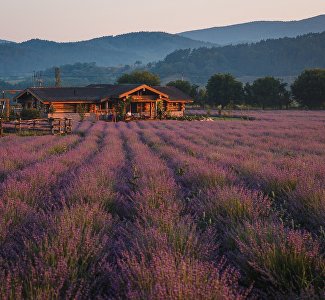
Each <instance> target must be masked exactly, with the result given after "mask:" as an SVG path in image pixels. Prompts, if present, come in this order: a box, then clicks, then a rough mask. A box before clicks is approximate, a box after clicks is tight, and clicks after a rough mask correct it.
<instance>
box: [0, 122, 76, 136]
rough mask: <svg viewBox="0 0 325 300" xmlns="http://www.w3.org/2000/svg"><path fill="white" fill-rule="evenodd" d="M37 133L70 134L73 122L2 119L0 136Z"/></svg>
mask: <svg viewBox="0 0 325 300" xmlns="http://www.w3.org/2000/svg"><path fill="white" fill-rule="evenodd" d="M26 131H27V132H35V133H41V134H42V133H43V134H70V133H71V132H72V120H71V119H69V118H64V119H57V118H49V119H34V120H21V119H17V120H15V121H3V120H2V119H1V118H0V136H3V134H4V133H18V134H21V133H22V132H26Z"/></svg>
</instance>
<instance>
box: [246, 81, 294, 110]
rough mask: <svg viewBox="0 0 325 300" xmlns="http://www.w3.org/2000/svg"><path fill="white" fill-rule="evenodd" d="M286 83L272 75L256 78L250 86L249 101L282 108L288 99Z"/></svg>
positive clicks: (263, 106) (263, 105) (287, 102)
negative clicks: (250, 98)
mask: <svg viewBox="0 0 325 300" xmlns="http://www.w3.org/2000/svg"><path fill="white" fill-rule="evenodd" d="M286 86H287V84H286V83H283V82H281V80H279V79H276V78H274V77H270V76H267V77H264V78H259V79H256V80H255V81H254V82H253V84H252V85H251V88H250V97H252V100H251V102H253V103H254V104H256V105H259V106H262V108H263V109H264V108H265V107H278V108H282V106H283V105H286V106H287V105H288V104H289V101H290V97H289V93H288V91H287V90H286Z"/></svg>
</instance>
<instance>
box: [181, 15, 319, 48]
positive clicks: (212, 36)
mask: <svg viewBox="0 0 325 300" xmlns="http://www.w3.org/2000/svg"><path fill="white" fill-rule="evenodd" d="M322 31H325V14H322V15H318V16H314V17H310V18H307V19H302V20H295V21H252V22H246V23H239V24H233V25H227V26H219V27H210V28H203V29H197V30H189V31H184V32H180V33H178V34H179V35H180V36H184V37H188V38H191V39H194V40H200V41H205V42H210V43H217V44H219V45H227V44H239V43H247V42H258V41H260V40H265V39H277V38H282V37H296V36H298V35H303V34H308V33H320V32H322Z"/></svg>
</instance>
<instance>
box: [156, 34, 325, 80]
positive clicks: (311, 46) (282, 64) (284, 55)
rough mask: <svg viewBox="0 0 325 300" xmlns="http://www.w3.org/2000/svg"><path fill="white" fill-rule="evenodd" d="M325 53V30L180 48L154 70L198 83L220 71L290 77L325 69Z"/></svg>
mask: <svg viewBox="0 0 325 300" xmlns="http://www.w3.org/2000/svg"><path fill="white" fill-rule="evenodd" d="M324 53H325V32H323V33H316V34H307V35H303V36H299V37H297V38H282V39H275V40H267V41H262V42H259V43H255V44H242V45H236V46H225V47H217V48H216V47H214V48H210V49H208V48H200V49H195V50H191V49H187V50H178V51H175V52H173V53H171V54H169V55H167V57H166V58H165V59H164V60H163V61H161V62H159V63H157V64H156V65H155V66H154V67H153V68H152V69H151V71H153V72H155V73H157V74H159V75H160V76H161V78H162V79H163V81H166V78H168V79H177V78H178V79H180V78H182V77H183V78H185V79H189V80H190V81H192V82H193V83H198V84H206V82H207V80H208V79H209V77H210V76H211V75H213V74H215V73H219V72H220V73H225V72H229V73H232V74H233V75H235V76H236V77H262V76H266V75H272V76H279V77H290V76H295V75H298V74H299V73H300V72H302V71H303V70H304V69H306V68H325V55H324Z"/></svg>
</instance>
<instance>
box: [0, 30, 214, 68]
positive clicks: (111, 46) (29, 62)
mask: <svg viewBox="0 0 325 300" xmlns="http://www.w3.org/2000/svg"><path fill="white" fill-rule="evenodd" d="M211 46H214V44H211V43H206V42H201V41H195V40H191V39H189V38H186V37H181V36H178V35H173V34H169V33H163V32H135V33H129V34H124V35H118V36H106V37H100V38H95V39H91V40H86V41H79V42H63V43H59V42H55V41H47V40H41V39H32V40H28V41H25V42H21V43H4V44H0V74H5V73H14V72H16V73H24V72H25V73H28V72H29V73H30V72H32V71H33V70H41V69H46V68H49V67H52V66H53V65H63V64H73V63H77V62H96V63H97V64H98V65H101V66H117V65H120V64H123V65H125V64H133V63H135V62H136V61H141V62H143V63H149V62H151V61H157V60H160V59H162V58H163V57H164V56H166V55H167V54H168V53H170V52H173V51H175V50H177V49H184V48H191V49H193V48H199V47H211Z"/></svg>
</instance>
